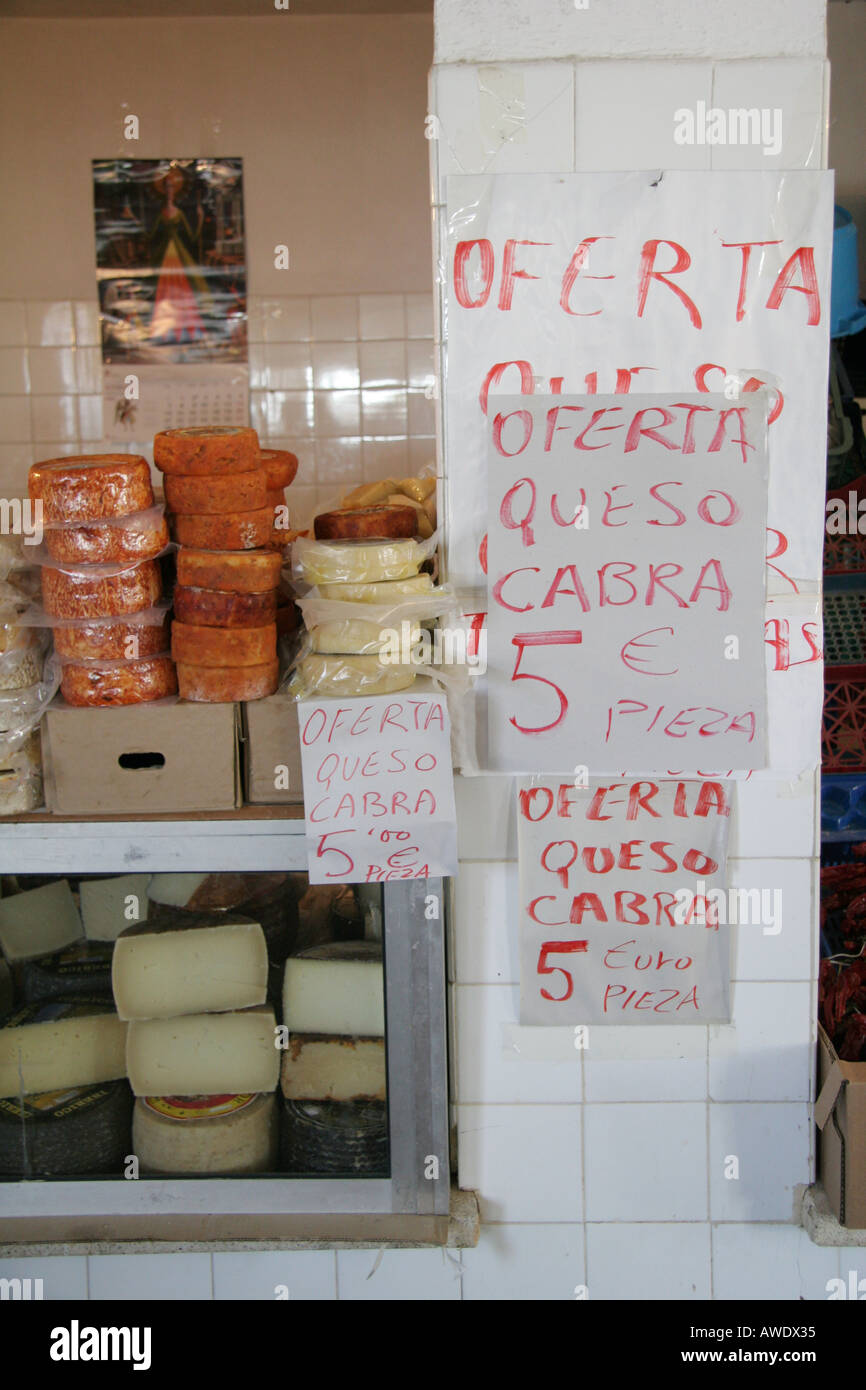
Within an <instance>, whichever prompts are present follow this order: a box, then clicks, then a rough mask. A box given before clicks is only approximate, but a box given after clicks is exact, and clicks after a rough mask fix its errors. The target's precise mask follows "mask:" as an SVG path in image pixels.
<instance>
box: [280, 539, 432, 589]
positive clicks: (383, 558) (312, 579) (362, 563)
mask: <svg viewBox="0 0 866 1390" xmlns="http://www.w3.org/2000/svg"><path fill="white" fill-rule="evenodd" d="M424 556H425V551H424V549H423V547H421V546H420V545H419V544H418V542H417V541H414V540H392V541H370V542H366V541H304V540H300V541H296V542H295V543H294V545H293V547H292V560H293V563H294V565H295V567H296V569H297V572H298V574H299V575H300V576H301V577H302V578H303V579H305V580H306V581H307V583H308V584H378V583H381V582H382V581H383V580H389V579H408V578H409V577H410V576H412V575H416V574H417V573H418V570H419V567H420V565H421V562H422V561H423V559H424Z"/></svg>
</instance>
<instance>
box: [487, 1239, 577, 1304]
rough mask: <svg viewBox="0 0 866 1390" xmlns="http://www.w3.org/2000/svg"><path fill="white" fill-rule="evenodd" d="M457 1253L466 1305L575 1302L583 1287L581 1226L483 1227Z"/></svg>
mask: <svg viewBox="0 0 866 1390" xmlns="http://www.w3.org/2000/svg"><path fill="white" fill-rule="evenodd" d="M461 1253H462V1256H463V1298H464V1301H466V1300H480V1299H483V1300H485V1301H487V1302H492V1301H496V1302H509V1303H511V1302H528V1301H533V1302H545V1303H547V1302H553V1303H558V1302H563V1301H565V1302H573V1301H574V1298H575V1296H576V1295H575V1290H576V1289H581V1287H582V1286H584V1285H585V1283H586V1279H585V1272H584V1271H585V1263H584V1244H583V1227H582V1226H578V1225H569V1224H567V1223H566V1222H557V1223H556V1224H550V1225H538V1226H533V1225H520V1226H482V1228H481V1238H480V1240H479V1242H478V1244H477V1245H476V1246H475V1247H474V1248H473V1249H471V1250H463V1251H462V1252H461ZM579 1296H581V1297H582V1296H583V1294H582V1293H581V1294H580V1295H579Z"/></svg>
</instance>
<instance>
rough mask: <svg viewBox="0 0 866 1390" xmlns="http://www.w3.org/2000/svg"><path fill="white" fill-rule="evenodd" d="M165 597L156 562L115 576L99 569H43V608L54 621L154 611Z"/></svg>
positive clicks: (126, 570)
mask: <svg viewBox="0 0 866 1390" xmlns="http://www.w3.org/2000/svg"><path fill="white" fill-rule="evenodd" d="M161 598H162V579H161V577H160V573H159V565H158V564H157V562H156V561H155V560H144V561H143V562H142V564H140V565H133V566H132V567H131V568H130V569H125V570H118V572H117V573H116V574H103V573H101V572H100V571H98V570H93V571H89V572H88V571H87V570H83V569H82V570H75V571H72V572H67V571H66V570H56V569H52V568H51V567H50V566H48V565H46V566H45V567H44V568H43V570H42V606H43V607H44V609H45V612H46V613H49V614H51V616H52V617H55V618H115V617H121V616H122V615H123V614H124V613H140V612H141V611H142V609H144V608H153V607H154V605H155V604H157V603H159V600H160V599H161Z"/></svg>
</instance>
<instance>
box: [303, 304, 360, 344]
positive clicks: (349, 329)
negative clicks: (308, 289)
mask: <svg viewBox="0 0 866 1390" xmlns="http://www.w3.org/2000/svg"><path fill="white" fill-rule="evenodd" d="M310 308H311V314H312V333H313V338H314V339H315V341H316V342H317V343H321V342H336V341H337V340H338V339H341V338H343V339H347V340H348V341H349V342H356V341H357V339H358V301H357V299H356V298H355V296H354V295H350V294H335V295H326V296H324V297H322V298H321V299H320V298H315V299H313V300H312V302H311V305H310Z"/></svg>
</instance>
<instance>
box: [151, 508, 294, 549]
mask: <svg viewBox="0 0 866 1390" xmlns="http://www.w3.org/2000/svg"><path fill="white" fill-rule="evenodd" d="M273 522H274V514H273V512H272V511H271V509H270V507H261V508H259V509H257V510H255V511H249V512H222V513H219V514H217V513H214V514H213V515H210V516H201V515H195V516H193V515H181V513H180V512H178V513H176V515H175V516H174V517H173V520H172V525H173V527H174V538H175V540H176V541H177V542H178V544H179V545H189V546H192V547H194V548H195V549H197V550H258V549H259V548H260V547H262V546H266V545H267V544H268V540H269V539H270V534H271V527H272V526H273Z"/></svg>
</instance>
